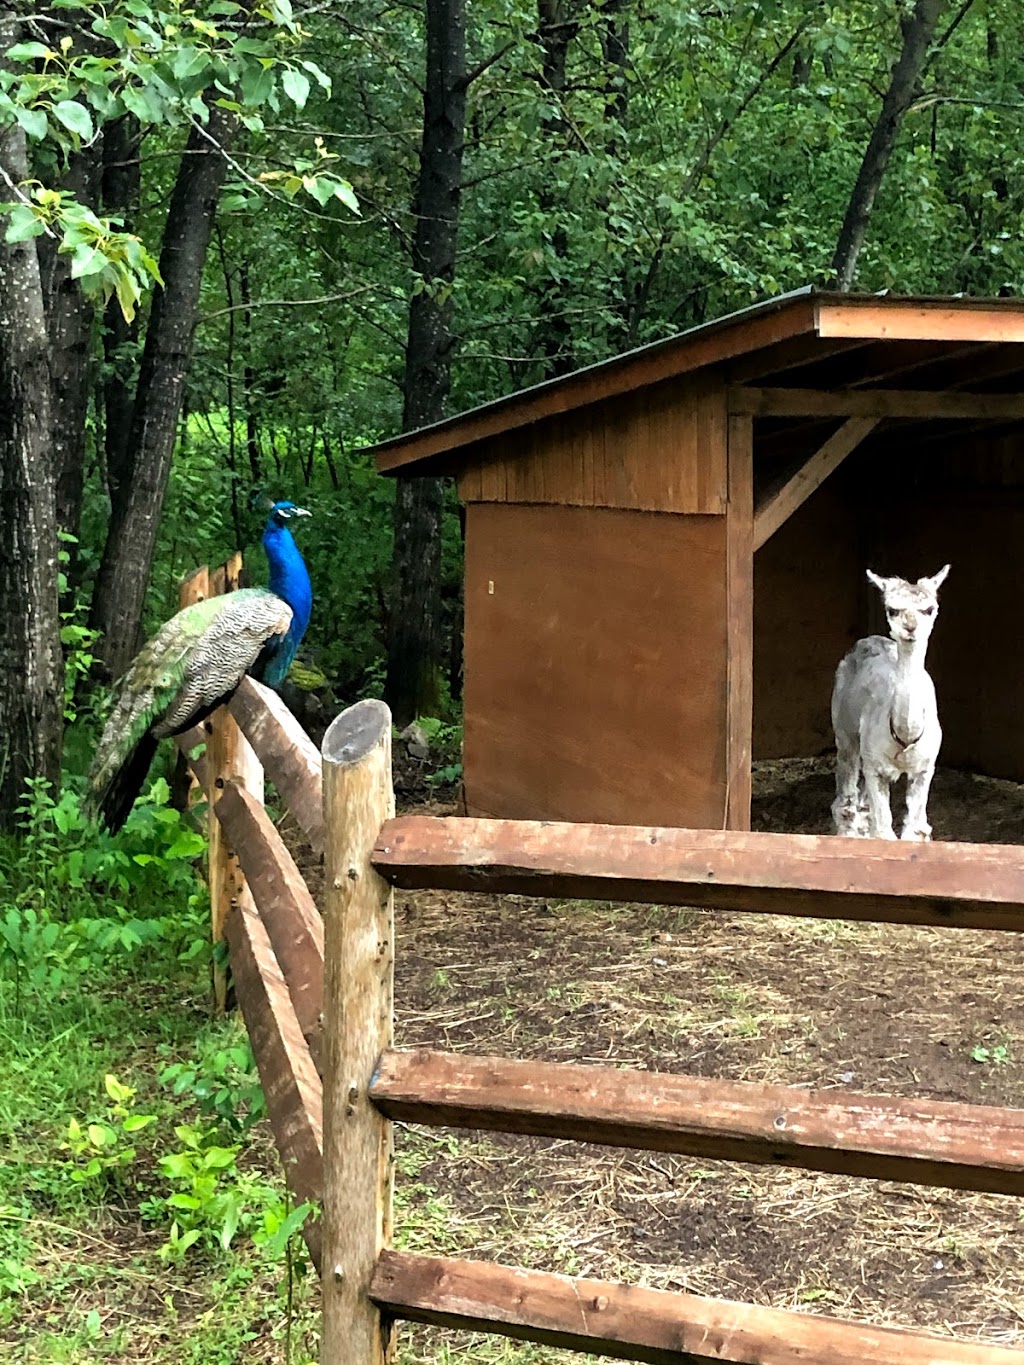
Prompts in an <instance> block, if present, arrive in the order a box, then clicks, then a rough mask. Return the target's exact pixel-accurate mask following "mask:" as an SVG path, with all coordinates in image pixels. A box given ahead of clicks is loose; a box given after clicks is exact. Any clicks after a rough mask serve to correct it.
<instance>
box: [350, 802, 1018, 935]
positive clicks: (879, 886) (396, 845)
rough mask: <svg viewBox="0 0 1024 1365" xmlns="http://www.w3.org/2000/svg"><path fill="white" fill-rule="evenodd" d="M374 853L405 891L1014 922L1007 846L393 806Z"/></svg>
mask: <svg viewBox="0 0 1024 1365" xmlns="http://www.w3.org/2000/svg"><path fill="white" fill-rule="evenodd" d="M373 864H374V866H375V867H376V868H377V870H378V871H379V872H380V873H381V874H382V875H383V876H385V877H387V878H388V880H389V881H391V882H392V883H393V884H394V885H396V886H400V887H403V888H412V887H429V888H436V889H442V890H449V891H487V892H492V893H493V892H505V893H510V894H514V895H526V896H557V897H560V898H564V899H567V900H618V901H638V902H642V903H644V904H648V905H693V906H704V907H708V908H712V909H719V910H752V911H758V912H764V913H769V914H784V915H806V916H812V917H818V918H822V919H856V920H876V921H879V922H882V923H888V924H931V925H941V926H948V927H956V928H973V929H1013V930H1018V931H1019V930H1024V847H1021V846H1018V845H1008V844H953V843H931V844H911V843H894V842H888V841H886V840H883V839H838V838H836V837H835V836H833V835H823V834H760V833H757V834H744V833H737V832H733V831H731V830H730V831H723V830H691V829H654V828H650V827H646V826H645V827H629V826H622V825H584V824H556V823H553V822H552V823H547V822H539V821H531V820H480V819H473V818H468V819H440V818H437V817H430V816H404V817H403V818H402V819H400V820H393V821H390V822H389V823H388V824H387V825H385V826H384V828H383V829H382V830H381V833H380V838H379V839H378V841H377V846H376V848H375V849H374V851H373Z"/></svg>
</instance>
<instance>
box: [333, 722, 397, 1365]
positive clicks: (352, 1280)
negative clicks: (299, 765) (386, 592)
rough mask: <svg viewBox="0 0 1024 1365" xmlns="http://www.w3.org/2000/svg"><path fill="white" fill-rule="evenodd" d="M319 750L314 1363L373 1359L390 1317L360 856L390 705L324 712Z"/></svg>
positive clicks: (381, 805)
mask: <svg viewBox="0 0 1024 1365" xmlns="http://www.w3.org/2000/svg"><path fill="white" fill-rule="evenodd" d="M321 753H322V755H323V783H324V814H325V823H326V833H327V845H326V850H325V852H326V873H327V876H326V904H325V914H324V919H325V923H324V940H325V942H324V1051H323V1061H324V1200H323V1227H322V1233H323V1266H322V1272H321V1279H322V1283H323V1303H324V1321H323V1337H322V1346H321V1353H320V1361H321V1365H384V1362H386V1361H388V1360H390V1359H391V1354H392V1352H391V1345H390V1339H391V1323H390V1321H387V1320H385V1319H383V1318H382V1315H381V1313H380V1312H379V1310H378V1309H377V1307H376V1306H375V1305H374V1304H373V1303H372V1302H371V1301H370V1298H369V1287H370V1279H371V1277H372V1274H373V1269H374V1266H375V1265H376V1263H377V1258H378V1256H379V1255H380V1252H381V1249H382V1248H383V1247H384V1246H386V1245H387V1243H388V1241H389V1239H390V1235H391V1196H392V1136H391V1124H390V1123H389V1122H388V1120H386V1119H385V1118H384V1117H383V1116H382V1115H381V1114H380V1113H379V1112H378V1111H377V1109H376V1108H375V1107H374V1106H373V1105H372V1104H371V1103H370V1099H369V1094H368V1091H369V1085H370V1080H371V1078H372V1076H373V1071H374V1068H375V1066H376V1063H377V1058H378V1057H379V1056H380V1054H381V1052H382V1051H383V1050H384V1049H385V1048H390V1047H391V1045H392V1041H393V1035H394V1021H393V984H392V979H393V967H394V897H393V895H392V892H391V888H390V886H389V885H388V883H387V882H385V881H384V880H383V879H382V878H381V877H379V876H378V875H377V873H376V872H375V871H374V869H373V868H372V867H371V865H370V853H371V851H372V849H373V845H374V843H375V841H376V839H377V836H378V834H379V832H380V828H381V825H382V824H383V823H384V821H385V820H387V819H389V818H390V817H391V816H393V815H394V813H395V797H394V790H393V788H392V785H391V712H390V711H389V710H388V708H387V707H386V706H385V705H384V703H383V702H379V701H362V702H358V703H357V704H356V705H355V706H350V707H349V708H348V710H347V711H343V712H342V714H341V715H340V716H339V717H338V718H337V720H335V721H334V723H333V724H332V725H331V727H330V729H329V730H328V731H327V734H326V735H325V736H324V742H323V745H322V748H321Z"/></svg>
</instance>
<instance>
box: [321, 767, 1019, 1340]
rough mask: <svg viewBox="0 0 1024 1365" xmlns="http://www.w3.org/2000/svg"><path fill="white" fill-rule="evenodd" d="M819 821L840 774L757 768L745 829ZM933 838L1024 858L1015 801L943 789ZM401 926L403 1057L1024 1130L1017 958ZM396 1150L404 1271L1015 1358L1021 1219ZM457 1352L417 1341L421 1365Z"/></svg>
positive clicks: (489, 914) (671, 1161)
mask: <svg viewBox="0 0 1024 1365" xmlns="http://www.w3.org/2000/svg"><path fill="white" fill-rule="evenodd" d="M831 798H832V776H831V764H830V763H829V762H828V761H827V760H793V761H787V762H775V763H770V764H762V765H758V771H757V772H756V774H755V800H754V807H753V825H754V828H755V829H763V830H789V831H801V832H828V830H829V803H830V801H831ZM436 809H437V810H438V812H439V813H440V809H441V808H439V807H438V808H436ZM929 813H930V816H931V819H932V823H933V825H934V829H935V837H937V838H943V839H950V838H955V839H958V840H966V841H978V842H982V841H988V842H991V841H996V842H1004V843H1009V842H1017V843H1019V842H1024V787H1021V786H1017V785H1015V784H1013V783H1008V782H995V781H992V780H989V779H985V778H978V777H973V776H970V775H966V774H960V773H955V772H940V773H939V774H938V775H937V778H936V782H935V786H934V789H933V797H932V801H931V803H930V807H929ZM309 870H310V872H311V873H312V869H309ZM310 879H311V880H313V877H312V876H311V878H310ZM395 909H396V918H397V933H396V939H397V958H396V983H395V995H396V1001H397V1043H398V1046H400V1047H418V1046H424V1047H427V1046H429V1047H441V1048H446V1049H449V1050H453V1051H467V1052H477V1053H490V1054H495V1055H503V1056H516V1057H531V1058H546V1059H550V1060H561V1061H573V1062H601V1063H604V1064H617V1065H623V1066H632V1067H646V1068H650V1069H651V1070H657V1071H676V1072H688V1073H692V1074H699V1075H704V1076H718V1077H726V1078H731V1079H735V1080H751V1081H762V1082H779V1083H785V1084H791V1085H799V1086H814V1087H819V1088H826V1089H827V1088H835V1089H848V1090H854V1091H862V1092H869V1093H875V1094H889V1095H905V1096H915V1095H916V1096H929V1097H932V1098H936V1099H944V1100H963V1101H970V1102H974V1103H981V1104H994V1105H1012V1106H1016V1107H1020V1106H1024V1073H1022V1068H1021V1060H1022V1059H1024V943H1022V939H1021V936H1020V935H1017V934H1007V933H995V932H969V931H962V930H941V929H930V928H907V927H899V926H890V925H863V924H852V923H847V922H838V923H837V922H828V921H815V920H802V919H786V918H782V917H773V916H767V915H750V914H731V913H724V912H713V911H700V910H685V909H684V910H679V909H670V908H657V907H655V908H652V907H644V906H636V905H608V904H599V903H592V902H586V903H581V902H556V901H540V900H528V899H525V898H519V897H497V896H480V895H458V894H444V893H429V892H424V893H406V892H399V893H397V894H396V906H395ZM398 1148H399V1169H400V1171H401V1170H405V1171H406V1172H412V1173H413V1176H414V1178H413V1179H411V1180H409V1181H407V1182H406V1185H405V1186H404V1187H402V1188H401V1191H400V1199H399V1220H398V1223H399V1226H398V1233H397V1241H398V1243H399V1245H403V1244H405V1245H411V1246H413V1247H414V1248H415V1249H416V1250H423V1251H436V1252H441V1253H445V1254H457V1255H463V1256H468V1257H482V1258H489V1259H494V1260H500V1261H503V1262H505V1263H513V1264H521V1265H526V1266H536V1267H539V1268H544V1269H549V1270H558V1271H564V1272H567V1273H571V1274H576V1275H585V1276H593V1277H598V1278H607V1279H612V1280H628V1281H632V1282H637V1283H642V1284H646V1285H650V1286H654V1287H662V1288H677V1289H685V1290H687V1291H690V1292H695V1293H699V1294H706V1295H715V1296H719V1297H725V1298H732V1299H741V1300H745V1301H749V1302H755V1303H763V1304H771V1305H775V1306H779V1307H791V1308H802V1309H805V1310H808V1311H817V1312H826V1313H830V1314H834V1315H839V1316H845V1317H853V1318H866V1319H869V1320H872V1321H875V1322H878V1323H889V1324H901V1325H905V1326H918V1327H922V1328H927V1329H930V1330H932V1331H936V1332H941V1333H947V1332H948V1333H954V1334H956V1335H958V1336H960V1337H964V1338H970V1339H973V1338H978V1339H984V1340H988V1341H991V1342H998V1343H1001V1344H1015V1345H1020V1346H1024V1236H1022V1229H1021V1213H1020V1207H1019V1205H1018V1203H1017V1201H1015V1200H1013V1199H1011V1198H1008V1197H1003V1196H994V1195H993V1196H989V1195H973V1194H964V1193H960V1192H956V1191H946V1190H933V1189H922V1188H917V1187H913V1186H906V1185H898V1184H895V1183H888V1182H872V1181H867V1180H854V1179H848V1178H845V1177H837V1176H827V1175H816V1174H810V1173H799V1172H790V1171H784V1170H777V1169H770V1168H764V1167H759V1166H741V1165H738V1164H735V1163H713V1164H709V1163H707V1162H702V1161H699V1160H694V1159H687V1158H677V1157H671V1156H663V1155H660V1154H658V1155H648V1154H644V1153H637V1152H632V1151H628V1152H622V1151H614V1150H607V1149H602V1148H599V1147H587V1146H584V1145H580V1144H575V1143H570V1142H562V1141H547V1140H540V1139H528V1138H517V1137H502V1136H490V1135H475V1136H473V1135H466V1134H459V1135H458V1140H457V1141H456V1140H454V1137H453V1135H452V1134H447V1133H444V1132H438V1131H436V1130H434V1131H429V1132H428V1131H426V1130H414V1129H409V1128H403V1129H402V1130H400V1132H399V1134H398ZM401 1185H402V1182H401V1180H400V1186H401ZM403 1216H404V1218H405V1220H406V1221H407V1222H409V1223H410V1224H412V1225H414V1226H415V1235H414V1236H412V1238H411V1240H410V1241H407V1242H403V1237H404V1236H405V1234H404V1233H403V1227H402V1224H403ZM424 1226H426V1227H428V1229H429V1230H428V1232H426V1233H424V1230H423V1229H424ZM442 1338H443V1339H444V1340H443V1341H442ZM466 1341H467V1339H466V1338H464V1337H461V1336H459V1335H458V1334H441V1333H439V1332H437V1331H435V1330H434V1329H425V1328H424V1329H416V1333H415V1335H414V1337H413V1343H412V1346H411V1347H409V1348H407V1349H409V1350H410V1351H411V1352H412V1354H410V1355H409V1356H408V1357H407V1358H408V1359H411V1360H421V1359H422V1360H424V1361H426V1360H431V1361H432V1360H436V1359H440V1358H447V1357H443V1354H442V1356H439V1355H437V1354H436V1352H437V1351H438V1349H439V1346H440V1348H441V1349H442V1352H443V1346H444V1342H447V1343H449V1346H448V1349H450V1350H451V1351H452V1352H453V1355H452V1358H453V1359H456V1358H461V1357H462V1355H463V1351H464V1350H465V1347H466ZM525 1358H526V1357H524V1359H525ZM541 1358H542V1359H543V1360H544V1361H551V1362H554V1361H555V1360H562V1359H563V1356H562V1354H561V1353H559V1352H553V1351H545V1352H543V1353H542V1356H541V1357H538V1356H530V1357H529V1359H531V1360H536V1359H541ZM564 1359H565V1360H566V1361H568V1360H570V1359H576V1360H579V1357H575V1358H573V1357H570V1356H568V1355H566V1356H565V1357H564Z"/></svg>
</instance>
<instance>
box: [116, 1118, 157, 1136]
mask: <svg viewBox="0 0 1024 1365" xmlns="http://www.w3.org/2000/svg"><path fill="white" fill-rule="evenodd" d="M151 1123H156V1115H155V1114H129V1115H128V1117H127V1118H126V1119H125V1121H124V1125H123V1126H124V1131H125V1132H126V1133H137V1132H138V1131H139V1129H140V1128H148V1127H149V1125H150V1124H151Z"/></svg>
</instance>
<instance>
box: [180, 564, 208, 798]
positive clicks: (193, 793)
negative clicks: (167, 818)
mask: <svg viewBox="0 0 1024 1365" xmlns="http://www.w3.org/2000/svg"><path fill="white" fill-rule="evenodd" d="M209 595H210V570H209V566H208V565H206V564H202V565H200V567H199V568H198V569H193V570H192V572H191V573H190V574H189V576H188V577H187V578H183V579H182V580H181V582H180V583H179V584H178V610H179V611H180V610H181V609H182V608H183V607H191V606H194V605H195V603H196V602H204V601H205V600H206V598H207V597H209ZM201 797H202V792H201V790H200V784H199V780H198V778H197V777H196V775H195V773H194V772H193V771H192V768H191V765H190V764H189V761H188V758H187V757H186V755H185V753H184V751H182V752H180V753H179V754H178V756H177V758H176V759H175V762H174V772H173V774H172V775H171V804H172V805H173V806H174V808H175V810H179V811H183V810H186V809H187V808H188V807H190V806H193V805H194V804H195V803H196V801H198V800H200V799H201Z"/></svg>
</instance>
